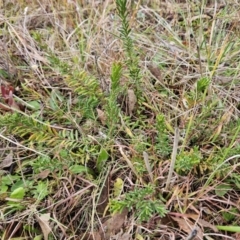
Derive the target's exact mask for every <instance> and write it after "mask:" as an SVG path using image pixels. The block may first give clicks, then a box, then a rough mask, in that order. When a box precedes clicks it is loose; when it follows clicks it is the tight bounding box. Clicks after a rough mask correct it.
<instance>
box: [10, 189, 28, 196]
mask: <svg viewBox="0 0 240 240" xmlns="http://www.w3.org/2000/svg"><path fill="white" fill-rule="evenodd" d="M24 196H25V190H24V188H23V187H19V188H17V189H15V190H14V191H13V192H12V193H11V195H10V198H14V199H23V197H24Z"/></svg>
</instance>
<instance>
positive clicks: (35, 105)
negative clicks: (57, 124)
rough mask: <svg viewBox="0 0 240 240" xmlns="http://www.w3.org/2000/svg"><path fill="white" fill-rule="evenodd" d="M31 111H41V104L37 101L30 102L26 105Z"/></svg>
mask: <svg viewBox="0 0 240 240" xmlns="http://www.w3.org/2000/svg"><path fill="white" fill-rule="evenodd" d="M27 104H28V106H29V107H30V108H32V110H40V109H41V104H40V102H39V101H30V102H28V103H27Z"/></svg>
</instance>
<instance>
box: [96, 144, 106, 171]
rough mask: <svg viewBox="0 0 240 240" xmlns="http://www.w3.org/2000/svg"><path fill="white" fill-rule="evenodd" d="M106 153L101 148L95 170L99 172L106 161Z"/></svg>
mask: <svg viewBox="0 0 240 240" xmlns="http://www.w3.org/2000/svg"><path fill="white" fill-rule="evenodd" d="M108 157H109V155H108V152H107V151H106V150H105V149H104V148H102V149H101V150H100V153H99V155H98V159H97V170H98V171H99V172H100V171H101V169H102V167H103V165H104V164H105V162H106V161H107V160H108Z"/></svg>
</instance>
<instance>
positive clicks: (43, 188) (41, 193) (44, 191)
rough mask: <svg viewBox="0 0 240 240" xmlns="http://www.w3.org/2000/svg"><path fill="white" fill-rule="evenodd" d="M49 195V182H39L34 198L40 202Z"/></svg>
mask: <svg viewBox="0 0 240 240" xmlns="http://www.w3.org/2000/svg"><path fill="white" fill-rule="evenodd" d="M47 195H48V184H47V182H42V181H40V182H38V185H37V187H36V190H34V197H35V198H37V199H38V200H42V199H43V198H45V197H46V196H47Z"/></svg>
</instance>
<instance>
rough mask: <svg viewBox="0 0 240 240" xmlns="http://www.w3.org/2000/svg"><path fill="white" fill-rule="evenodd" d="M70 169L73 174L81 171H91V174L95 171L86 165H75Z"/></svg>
mask: <svg viewBox="0 0 240 240" xmlns="http://www.w3.org/2000/svg"><path fill="white" fill-rule="evenodd" d="M69 171H70V172H71V173H73V174H79V173H89V174H91V175H94V172H93V171H92V170H91V169H90V168H88V167H85V166H83V165H77V164H76V165H73V166H71V167H70V168H69Z"/></svg>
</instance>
